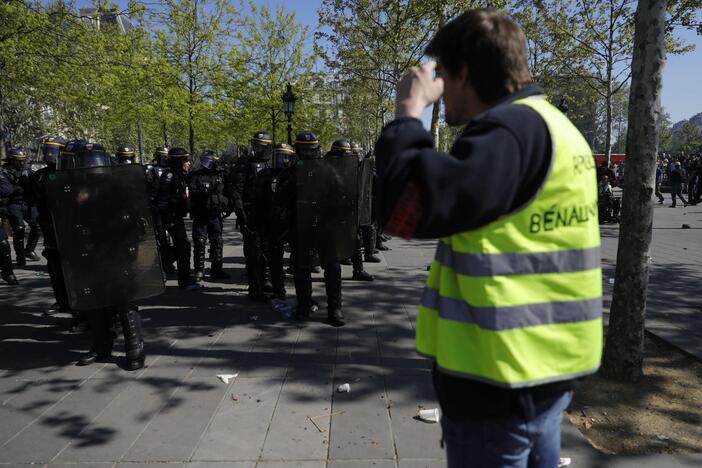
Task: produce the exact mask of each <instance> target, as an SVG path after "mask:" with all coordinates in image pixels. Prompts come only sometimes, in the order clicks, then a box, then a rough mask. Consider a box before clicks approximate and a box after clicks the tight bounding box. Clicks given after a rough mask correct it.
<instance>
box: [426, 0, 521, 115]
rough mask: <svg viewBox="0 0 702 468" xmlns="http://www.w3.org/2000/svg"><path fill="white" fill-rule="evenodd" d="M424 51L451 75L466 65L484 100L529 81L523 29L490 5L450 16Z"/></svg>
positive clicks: (506, 93) (514, 89) (510, 92)
mask: <svg viewBox="0 0 702 468" xmlns="http://www.w3.org/2000/svg"><path fill="white" fill-rule="evenodd" d="M425 53H426V54H427V55H429V56H432V57H435V58H436V59H437V60H438V62H439V65H440V66H441V68H442V69H444V70H446V71H447V72H448V73H450V74H451V75H453V76H457V75H458V74H459V73H460V71H461V68H462V67H463V65H468V75H469V76H468V79H469V80H470V83H471V84H472V85H473V87H474V88H475V89H476V92H477V93H478V96H479V97H480V98H481V99H483V100H484V101H486V102H493V101H496V100H498V99H499V98H501V97H503V96H506V95H508V94H512V93H514V92H516V91H518V90H519V89H521V88H523V87H524V86H525V85H527V84H529V83H531V82H532V79H531V74H530V73H529V67H528V65H527V52H526V39H525V36H524V32H522V30H521V28H520V27H519V26H518V25H517V24H516V23H515V22H514V21H512V20H511V19H510V18H509V17H508V16H507V15H506V14H505V13H503V12H502V11H500V10H497V9H494V8H479V9H475V10H469V11H467V12H465V13H463V14H462V15H460V16H458V17H456V18H454V19H453V20H451V21H450V22H448V23H447V24H446V25H445V26H444V27H442V28H441V29H440V30H439V31H438V32H437V33H436V36H434V38H433V39H432V40H431V42H429V45H427V48H426V50H425Z"/></svg>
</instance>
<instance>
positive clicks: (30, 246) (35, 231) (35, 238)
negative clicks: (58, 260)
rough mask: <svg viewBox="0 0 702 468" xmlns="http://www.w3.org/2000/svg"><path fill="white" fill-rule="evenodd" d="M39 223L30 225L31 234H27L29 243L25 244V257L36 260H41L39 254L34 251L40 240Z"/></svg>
mask: <svg viewBox="0 0 702 468" xmlns="http://www.w3.org/2000/svg"><path fill="white" fill-rule="evenodd" d="M39 233H40V231H39V225H38V224H35V225H30V227H29V235H28V236H27V245H25V246H24V257H25V258H27V259H29V260H31V261H33V262H36V261H38V260H39V255H37V254H36V252H34V250H35V249H36V248H37V243H38V242H39Z"/></svg>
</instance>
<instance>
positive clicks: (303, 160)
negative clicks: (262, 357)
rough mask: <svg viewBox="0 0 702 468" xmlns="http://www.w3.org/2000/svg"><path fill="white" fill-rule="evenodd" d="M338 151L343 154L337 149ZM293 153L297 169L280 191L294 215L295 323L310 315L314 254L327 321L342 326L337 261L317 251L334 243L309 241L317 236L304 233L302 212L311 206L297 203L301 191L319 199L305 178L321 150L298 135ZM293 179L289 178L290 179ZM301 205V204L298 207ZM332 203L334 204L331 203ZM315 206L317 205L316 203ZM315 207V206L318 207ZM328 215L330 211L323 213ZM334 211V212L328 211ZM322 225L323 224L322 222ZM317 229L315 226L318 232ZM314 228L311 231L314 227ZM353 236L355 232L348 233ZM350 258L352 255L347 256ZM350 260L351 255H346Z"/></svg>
mask: <svg viewBox="0 0 702 468" xmlns="http://www.w3.org/2000/svg"><path fill="white" fill-rule="evenodd" d="M339 151H345V150H343V149H340V150H339ZM295 153H296V155H297V158H298V161H299V163H298V165H296V167H295V170H294V171H289V172H287V173H285V174H283V176H282V177H281V179H282V180H281V188H283V190H285V192H286V193H285V196H286V198H287V199H289V200H290V206H291V210H292V211H293V216H291V221H292V223H291V227H290V229H291V233H294V234H291V236H290V246H291V249H292V253H293V257H294V263H295V264H294V268H293V274H294V279H295V293H296V295H297V309H296V312H295V318H296V319H297V320H306V319H307V318H308V317H309V315H310V313H311V312H312V306H313V301H312V264H313V260H312V258H311V257H312V256H313V250H315V249H316V250H317V251H318V253H319V254H320V255H319V258H320V260H321V263H322V269H323V270H324V286H325V290H326V295H327V317H328V320H329V322H330V323H331V324H332V325H333V326H343V325H344V323H345V322H344V315H343V313H342V311H341V265H340V264H339V260H340V259H338V258H331V259H328V258H326V257H325V256H324V255H322V252H320V251H319V249H320V248H322V247H325V246H324V245H323V244H322V243H325V242H326V243H330V244H331V243H334V242H335V239H319V238H315V239H308V238H306V237H308V236H312V237H315V236H318V233H311V232H310V233H307V232H304V231H303V227H304V226H303V224H305V223H304V222H303V219H304V217H306V216H307V215H308V214H307V213H304V212H303V211H301V210H305V209H310V208H312V209H314V208H313V207H312V206H311V205H312V204H310V203H307V201H308V200H300V194H299V193H298V192H297V191H298V190H300V191H301V192H302V193H305V194H307V195H312V194H314V195H317V196H319V195H320V192H319V191H318V190H316V187H313V186H311V185H310V182H312V181H310V180H309V179H308V178H306V175H307V173H308V168H307V166H305V164H309V166H310V167H314V164H315V163H314V161H316V160H320V159H321V156H322V155H321V150H320V146H319V139H318V138H317V135H315V134H314V133H312V132H301V133H299V134H298V135H297V137H296V140H295ZM291 175H292V177H291ZM319 182H320V183H334V182H335V181H333V180H324V181H321V180H320V181H319ZM300 202H304V203H300ZM332 202H333V201H332ZM315 204H317V203H315ZM317 205H318V204H317ZM325 211H326V213H327V214H328V213H329V212H330V210H325ZM331 211H334V210H331ZM316 216H318V214H313V215H312V217H316ZM321 222H322V223H323V222H324V220H322V221H321ZM318 227H319V226H317V228H318ZM313 228H314V227H313ZM347 234H351V235H354V236H355V232H353V233H347ZM349 254H351V252H349ZM347 256H350V255H347Z"/></svg>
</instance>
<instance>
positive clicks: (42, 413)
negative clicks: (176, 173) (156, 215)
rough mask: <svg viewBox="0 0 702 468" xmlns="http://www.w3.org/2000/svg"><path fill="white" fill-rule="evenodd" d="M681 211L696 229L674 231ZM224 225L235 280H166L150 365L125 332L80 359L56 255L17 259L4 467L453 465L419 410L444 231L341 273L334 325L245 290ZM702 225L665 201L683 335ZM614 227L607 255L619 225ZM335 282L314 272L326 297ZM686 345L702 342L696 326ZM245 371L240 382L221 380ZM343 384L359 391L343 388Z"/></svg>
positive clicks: (5, 302)
mask: <svg viewBox="0 0 702 468" xmlns="http://www.w3.org/2000/svg"><path fill="white" fill-rule="evenodd" d="M683 213H687V214H683ZM681 219H682V220H684V221H680V220H681ZM687 220H690V221H687ZM682 222H688V224H691V225H692V227H693V228H697V230H695V229H691V230H679V229H672V228H676V224H677V227H678V228H679V224H681V223H682ZM227 226H228V227H227V233H226V241H225V242H226V244H227V247H226V250H225V256H226V258H225V268H226V269H227V270H228V271H229V272H230V273H232V274H233V279H232V280H231V281H229V282H227V283H206V284H205V286H206V287H205V288H204V289H203V290H202V291H200V292H191V293H185V292H180V291H179V290H178V289H177V288H175V282H174V281H169V282H168V285H169V288H168V292H167V293H166V294H165V295H163V296H160V297H158V298H155V299H153V300H151V301H148V302H147V303H146V304H144V305H143V307H142V310H143V318H144V326H145V332H146V345H147V353H148V356H147V367H146V368H145V369H143V370H141V371H139V372H137V373H127V372H125V371H123V370H122V369H120V368H119V365H120V363H121V360H122V358H123V356H122V354H121V343H117V345H116V350H117V351H118V353H117V355H116V358H115V361H114V362H111V363H106V364H99V365H93V366H88V367H76V366H74V365H73V364H74V362H75V361H76V359H77V358H78V356H79V354H80V353H81V352H83V351H84V350H86V349H87V347H88V342H89V338H88V337H87V336H86V335H83V334H72V333H69V332H68V331H67V328H68V324H69V322H70V319H69V317H68V316H63V315H59V316H54V317H43V316H42V315H41V314H42V310H43V307H45V306H46V305H47V304H49V303H50V302H51V292H50V286H49V282H48V277H47V276H46V274H44V273H43V271H44V270H43V267H41V266H39V265H32V266H30V267H29V268H28V269H26V270H19V273H20V274H19V275H18V276H19V277H20V281H21V282H22V285H21V286H20V287H19V288H10V287H5V286H0V310H2V315H1V316H2V319H1V320H2V324H3V326H2V327H1V328H0V377H2V378H0V400H1V401H2V404H1V405H0V421H2V424H0V464H6V465H10V466H18V465H23V464H30V463H34V464H39V465H42V464H43V465H45V466H47V465H48V466H80V467H108V466H116V465H118V466H130V467H138V466H154V464H157V466H163V467H183V466H187V467H192V468H194V467H206V466H214V467H232V468H233V467H236V468H253V467H258V468H264V467H265V468H275V467H281V468H282V467H285V468H293V467H297V468H307V467H330V468H332V467H333V468H337V467H379V468H384V467H396V468H423V467H443V466H445V461H444V458H445V456H444V452H443V451H442V450H441V448H440V446H439V439H440V430H439V426H438V425H437V424H426V423H423V422H420V421H417V420H415V419H413V417H414V416H415V414H416V412H417V408H418V406H419V405H421V406H424V407H427V408H431V407H435V406H436V402H435V401H434V397H433V392H432V388H431V379H430V374H429V364H428V362H427V361H426V360H424V359H422V358H421V357H419V356H418V355H417V354H416V353H414V351H413V349H414V321H415V318H416V303H417V302H418V300H419V297H420V295H421V290H422V285H423V283H424V280H425V278H426V265H428V264H429V262H430V261H431V259H432V258H433V251H434V245H435V242H429V241H422V242H411V243H410V242H405V241H401V240H393V241H391V242H390V243H389V244H390V246H391V247H392V248H393V250H392V251H390V252H385V253H384V255H382V257H383V263H381V264H376V265H373V264H366V267H367V269H368V270H369V271H370V272H372V273H373V274H375V275H376V281H375V282H373V283H358V282H352V281H344V291H343V292H344V312H345V314H346V315H347V318H348V325H347V326H346V327H343V328H338V329H337V328H332V327H330V326H329V325H327V324H326V323H325V322H324V318H325V315H326V313H325V312H324V310H323V309H322V310H321V311H320V312H318V313H317V315H316V316H314V317H313V319H312V320H311V321H310V322H308V323H305V324H304V325H302V326H298V325H297V324H295V323H294V322H291V321H285V320H283V319H282V318H281V317H279V316H277V315H276V313H274V312H273V311H272V310H271V309H270V307H268V306H263V305H255V304H254V303H251V302H249V301H248V300H246V298H245V287H244V286H243V283H242V279H241V277H242V275H243V258H242V253H241V247H240V238H239V235H238V234H237V233H235V232H234V231H233V230H232V229H233V222H228V225H227ZM666 228H671V229H666ZM700 228H702V209H694V208H693V207H691V208H688V209H686V210H683V209H682V208H676V209H673V208H660V209H657V210H656V223H655V233H654V236H655V237H654V262H655V263H654V269H653V273H652V288H651V294H652V302H651V311H650V315H649V317H651V323H652V325H653V326H654V328H655V331H656V332H657V333H658V331H659V330H662V331H665V330H669V333H668V335H669V337H672V338H675V337H679V338H682V337H685V336H687V333H688V332H690V333H693V332H692V331H690V329H689V328H688V326H689V327H694V326H695V325H696V324H698V322H696V320H700V318H699V314H695V311H697V312H699V300H698V299H697V297H699V296H698V295H696V294H695V293H694V290H695V289H694V286H695V283H696V282H697V281H696V280H697V278H699V277H700V272H701V269H700V265H702V258H701V255H702V252H701V250H702V248H700V244H701V243H700V241H699V234H698V233H699V232H700V231H699V229H700ZM603 233H604V250H603V251H604V257H605V258H604V259H605V264H606V266H607V267H609V266H611V264H612V262H613V258H614V257H613V252H614V249H615V248H616V239H615V238H614V237H613V236H615V235H616V228H613V227H608V226H606V227H604V228H603ZM684 248H686V249H687V250H683V249H684ZM343 268H344V270H343V277H344V278H349V277H350V276H351V271H350V267H343ZM605 276H606V277H610V276H612V274H611V273H605ZM668 283H672V284H668ZM605 286H606V287H607V288H608V289H611V287H610V286H609V285H608V282H607V280H605ZM323 291H324V288H323V283H322V282H321V275H315V283H314V294H315V297H316V298H317V299H318V300H319V302H320V304H321V305H324V294H323ZM288 292H289V293H292V292H293V287H292V282H291V281H288ZM660 294H663V295H664V297H662V298H661V297H660ZM664 306H665V309H664V308H663V307H664ZM695 307H697V308H696V309H695ZM657 308H658V309H659V310H660V312H656V311H655V309H657ZM665 314H668V315H665ZM686 323H689V325H685V324H686ZM694 333H702V327H696V328H695V330H694ZM688 341H689V342H690V343H692V344H694V346H699V338H698V342H695V340H688ZM678 342H680V343H683V339H679V340H678ZM694 346H692V348H691V349H692V351H691V352H693V351H694V349H695V348H694ZM236 372H238V373H239V376H238V377H237V378H236V379H234V380H233V381H232V382H230V383H229V384H228V385H225V384H224V383H222V382H220V381H219V380H218V379H217V378H216V377H215V376H216V375H217V374H234V373H236ZM342 383H350V385H351V392H349V393H336V392H335V389H336V387H337V386H338V385H339V384H342ZM310 417H311V418H313V420H314V422H312V421H311V420H310V419H309V418H310ZM563 446H564V456H570V457H572V458H573V460H574V461H573V464H572V465H571V466H573V467H603V466H617V467H620V466H621V467H624V466H634V464H635V465H639V466H651V467H654V466H655V467H668V466H670V467H673V466H700V465H702V459H700V458H699V456H691V455H687V456H679V457H673V456H648V457H611V456H607V455H603V454H601V453H599V452H598V451H596V450H595V449H593V448H592V447H590V445H589V444H588V443H587V441H585V440H584V438H583V437H582V435H580V433H579V432H578V431H577V430H576V429H575V428H574V427H572V426H570V425H569V424H568V423H564V439H563Z"/></svg>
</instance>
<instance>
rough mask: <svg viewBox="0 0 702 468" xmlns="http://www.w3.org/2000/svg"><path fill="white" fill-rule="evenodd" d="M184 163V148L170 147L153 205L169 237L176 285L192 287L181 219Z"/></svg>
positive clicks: (185, 194)
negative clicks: (173, 256) (171, 242)
mask: <svg viewBox="0 0 702 468" xmlns="http://www.w3.org/2000/svg"><path fill="white" fill-rule="evenodd" d="M187 163H190V153H188V152H187V151H186V150H185V149H183V148H171V149H170V150H169V151H168V164H169V167H168V169H167V170H166V171H164V172H163V174H161V178H160V179H159V184H158V191H157V194H156V208H157V210H158V213H159V215H160V218H161V222H162V223H163V226H164V228H165V231H166V232H167V233H168V234H170V236H171V238H172V239H173V249H174V251H175V257H176V264H177V266H178V286H179V287H180V288H181V289H194V288H197V287H198V284H197V282H196V281H195V280H194V279H193V278H192V277H191V275H190V241H189V240H188V234H187V232H186V230H185V222H184V220H183V218H184V217H185V216H187V214H188V212H189V211H190V189H189V185H188V182H189V181H188V173H187V172H186V170H185V169H184V167H185V166H186V165H187Z"/></svg>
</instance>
